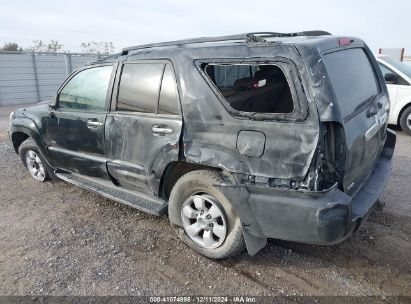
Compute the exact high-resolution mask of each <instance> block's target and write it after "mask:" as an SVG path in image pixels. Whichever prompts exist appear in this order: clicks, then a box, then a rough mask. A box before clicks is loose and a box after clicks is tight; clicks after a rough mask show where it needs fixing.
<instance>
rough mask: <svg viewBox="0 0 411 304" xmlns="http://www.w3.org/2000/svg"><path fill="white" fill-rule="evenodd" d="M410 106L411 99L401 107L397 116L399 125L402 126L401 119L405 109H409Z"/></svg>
mask: <svg viewBox="0 0 411 304" xmlns="http://www.w3.org/2000/svg"><path fill="white" fill-rule="evenodd" d="M409 107H411V101H408V102H407V103H405V105H404V106H403V107H402V108H401V110H400V112H399V113H398V117H397V125H398V126H400V120H401V115H402V113H404V111H405V110H407V109H408V108H409Z"/></svg>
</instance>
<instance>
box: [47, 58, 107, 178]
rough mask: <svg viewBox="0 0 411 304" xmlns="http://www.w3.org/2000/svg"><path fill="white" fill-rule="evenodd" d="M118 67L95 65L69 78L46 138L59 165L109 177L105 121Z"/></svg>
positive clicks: (96, 175)
mask: <svg viewBox="0 0 411 304" xmlns="http://www.w3.org/2000/svg"><path fill="white" fill-rule="evenodd" d="M114 70H115V68H114V66H113V65H112V64H109V65H100V66H93V67H89V68H86V69H83V70H81V71H79V72H78V73H76V74H74V75H73V76H72V77H71V78H69V79H68V80H67V81H66V83H65V84H64V85H63V86H62V88H61V90H60V91H59V92H58V94H57V100H56V104H55V106H53V108H52V109H51V110H50V113H49V116H48V118H47V131H46V137H45V140H46V142H47V146H48V149H49V153H50V156H51V158H52V160H53V162H54V166H55V167H56V168H60V169H65V170H68V171H71V172H77V173H80V174H82V175H87V176H93V177H103V178H108V175H107V170H106V165H105V145H104V123H105V120H106V116H107V113H108V109H109V105H110V97H111V90H112V83H113V77H114V74H115V72H114Z"/></svg>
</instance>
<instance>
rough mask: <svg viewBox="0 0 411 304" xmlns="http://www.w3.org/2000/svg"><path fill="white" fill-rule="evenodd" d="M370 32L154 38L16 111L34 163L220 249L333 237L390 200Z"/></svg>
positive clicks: (14, 135) (20, 138)
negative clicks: (385, 197) (362, 35)
mask: <svg viewBox="0 0 411 304" xmlns="http://www.w3.org/2000/svg"><path fill="white" fill-rule="evenodd" d="M389 109H390V104H389V100H388V93H387V88H386V85H385V82H384V78H383V75H382V74H381V71H380V70H379V68H378V64H377V62H376V60H375V58H374V57H373V56H372V54H371V52H370V50H369V49H368V47H367V46H366V45H365V43H364V42H363V41H362V40H360V39H358V38H351V37H348V38H347V37H336V36H333V35H330V34H329V33H327V32H323V31H309V32H300V33H290V34H281V33H271V32H264V33H251V34H242V35H234V36H225V37H211V38H197V39H189V40H181V41H172V42H164V43H157V44H150V45H141V46H136V47H130V48H126V49H123V51H122V52H121V53H119V54H116V55H113V56H110V57H106V58H104V59H102V60H100V61H97V62H93V63H89V64H88V65H87V66H86V67H84V68H82V69H80V70H77V71H75V72H73V73H72V74H71V75H70V76H69V77H68V78H67V80H66V81H65V82H64V83H63V84H62V86H61V87H60V88H59V90H58V91H57V94H56V96H55V97H54V98H53V100H52V101H51V102H50V103H41V104H38V105H35V106H31V107H27V108H25V109H20V110H17V111H15V112H14V113H12V114H11V125H10V136H11V140H12V143H13V146H14V149H15V150H16V152H17V153H18V154H19V155H20V158H21V160H22V162H23V163H24V164H25V165H26V166H27V168H28V169H29V171H30V173H31V175H32V176H33V177H34V178H35V179H37V180H39V181H44V180H47V179H49V178H53V177H57V178H60V179H62V180H65V181H67V182H70V183H73V184H75V185H78V186H80V187H83V188H86V189H89V190H92V191H95V192H98V193H100V194H101V195H103V196H105V197H108V198H110V199H112V200H115V201H118V202H121V203H124V204H127V205H129V206H132V207H135V208H137V209H140V210H143V211H146V212H148V213H151V214H156V215H165V214H168V217H169V220H170V222H171V224H172V225H173V226H175V227H176V230H177V233H178V235H179V237H180V238H181V239H182V240H183V241H184V242H185V243H186V244H188V245H189V246H190V247H192V248H194V249H195V250H196V251H198V252H200V253H202V254H203V255H205V256H208V257H211V258H217V259H218V258H225V257H228V256H232V255H234V254H236V253H238V252H240V251H242V250H243V249H244V248H245V247H246V248H247V250H248V252H249V254H251V255H253V254H255V253H257V252H258V251H259V250H260V249H262V248H263V247H264V246H265V244H266V242H267V238H276V239H283V240H291V241H296V242H303V243H310V244H323V245H331V244H336V243H338V242H341V241H342V240H344V239H345V238H346V237H347V236H349V235H350V234H351V233H352V232H353V231H354V230H356V229H358V227H359V226H360V225H361V224H362V223H363V222H364V221H365V219H366V218H367V216H368V215H369V213H370V212H371V211H372V209H373V207H374V206H376V204H377V203H378V199H379V197H380V196H381V194H382V192H383V190H384V188H385V185H386V183H387V180H388V177H389V174H390V171H391V159H392V155H393V151H394V146H395V138H396V135H395V133H394V132H392V131H391V130H389V129H387V117H388V115H389Z"/></svg>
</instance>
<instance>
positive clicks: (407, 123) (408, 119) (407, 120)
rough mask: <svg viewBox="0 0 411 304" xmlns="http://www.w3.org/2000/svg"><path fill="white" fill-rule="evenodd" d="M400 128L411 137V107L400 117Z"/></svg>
mask: <svg viewBox="0 0 411 304" xmlns="http://www.w3.org/2000/svg"><path fill="white" fill-rule="evenodd" d="M400 126H401V129H402V130H403V131H404V132H405V133H407V134H408V135H411V106H409V107H408V108H406V109H405V110H404V111H403V112H402V114H401V117H400Z"/></svg>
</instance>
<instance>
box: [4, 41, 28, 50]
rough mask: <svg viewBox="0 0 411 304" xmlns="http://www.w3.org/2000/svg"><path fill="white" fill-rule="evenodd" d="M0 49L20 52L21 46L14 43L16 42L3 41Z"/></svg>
mask: <svg viewBox="0 0 411 304" xmlns="http://www.w3.org/2000/svg"><path fill="white" fill-rule="evenodd" d="M0 51H8V52H18V51H19V52H21V51H23V49H22V47H21V46H20V47H19V45H18V44H17V43H16V42H5V43H4V46H3V47H2V48H0Z"/></svg>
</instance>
